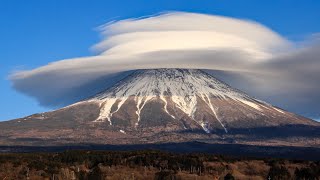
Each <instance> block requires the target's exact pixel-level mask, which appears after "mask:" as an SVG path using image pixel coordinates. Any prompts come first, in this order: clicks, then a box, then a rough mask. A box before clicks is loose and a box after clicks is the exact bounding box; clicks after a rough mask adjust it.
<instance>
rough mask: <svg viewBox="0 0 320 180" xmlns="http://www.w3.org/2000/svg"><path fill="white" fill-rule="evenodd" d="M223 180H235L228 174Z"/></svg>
mask: <svg viewBox="0 0 320 180" xmlns="http://www.w3.org/2000/svg"><path fill="white" fill-rule="evenodd" d="M224 180H235V178H234V177H233V176H232V174H231V173H228V174H227V175H226V176H225V177H224Z"/></svg>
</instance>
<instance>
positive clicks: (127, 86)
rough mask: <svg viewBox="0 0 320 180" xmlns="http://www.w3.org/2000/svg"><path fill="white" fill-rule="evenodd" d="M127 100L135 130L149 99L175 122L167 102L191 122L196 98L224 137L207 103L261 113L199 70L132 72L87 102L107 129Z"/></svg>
mask: <svg viewBox="0 0 320 180" xmlns="http://www.w3.org/2000/svg"><path fill="white" fill-rule="evenodd" d="M129 97H134V98H133V99H134V101H135V103H136V115H137V123H136V124H135V125H136V126H138V125H139V121H140V120H141V116H140V115H141V111H142V110H143V108H144V106H145V105H146V104H147V103H148V102H149V101H150V100H151V99H153V98H159V99H161V100H162V101H163V102H164V107H163V109H164V111H165V112H166V113H167V114H168V115H170V116H171V117H172V118H173V119H176V116H175V115H173V114H170V113H169V111H168V108H167V106H168V102H167V99H168V100H171V101H172V102H173V105H174V106H175V107H176V108H179V109H180V110H181V111H183V112H184V113H185V114H186V115H188V116H189V117H190V118H192V119H194V114H195V112H196V109H197V104H198V102H197V98H200V99H201V100H203V101H204V102H205V103H206V104H207V106H208V107H209V108H210V109H211V111H212V115H213V116H214V117H215V118H216V119H217V121H218V122H219V123H220V125H221V126H222V127H223V129H224V130H225V132H226V133H227V132H228V130H227V128H226V126H225V125H224V124H223V122H222V121H221V120H220V118H219V115H218V112H217V107H216V106H215V105H214V104H213V103H212V102H211V100H210V99H212V98H219V99H222V100H223V99H225V100H228V99H233V100H235V101H238V102H241V103H242V104H244V105H246V106H248V107H249V108H252V109H254V110H257V111H263V110H262V109H261V108H260V105H259V103H260V104H263V103H262V102H259V103H257V101H255V100H254V99H252V98H250V97H249V96H247V95H246V94H244V93H242V92H240V91H237V90H234V89H232V88H231V87H229V86H228V85H226V84H224V83H223V82H221V81H219V80H217V79H215V78H214V77H212V76H210V75H208V74H206V73H204V72H203V71H201V70H186V69H151V70H139V71H136V72H135V73H133V74H132V75H130V76H129V77H128V78H126V79H125V80H123V81H120V82H119V83H118V84H116V85H115V86H114V87H113V88H111V89H108V90H106V91H104V92H102V93H100V94H98V95H97V96H95V97H94V98H92V99H90V101H99V102H100V103H101V109H100V115H99V117H98V118H97V120H96V121H98V122H100V121H104V120H108V121H109V122H110V125H112V123H111V118H112V115H113V114H114V113H116V112H117V111H118V110H119V109H120V108H121V106H122V105H123V104H124V102H125V101H126V100H127V99H128V98H129ZM166 98H167V99H166ZM114 105H117V108H116V110H115V111H112V109H114V108H112V107H113V106H114ZM195 121H196V122H197V123H198V124H199V125H200V126H202V128H203V130H204V131H205V132H210V130H209V129H206V128H205V126H204V125H203V124H202V120H196V119H195Z"/></svg>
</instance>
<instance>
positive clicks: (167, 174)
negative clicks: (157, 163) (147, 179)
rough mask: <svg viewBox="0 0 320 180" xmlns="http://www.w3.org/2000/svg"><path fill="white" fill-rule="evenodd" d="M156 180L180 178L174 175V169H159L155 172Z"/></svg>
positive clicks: (178, 179) (175, 179) (176, 179)
mask: <svg viewBox="0 0 320 180" xmlns="http://www.w3.org/2000/svg"><path fill="white" fill-rule="evenodd" d="M155 179H156V180H180V179H181V178H180V177H178V176H177V175H176V173H175V172H174V171H168V170H165V171H160V172H157V173H156V174H155Z"/></svg>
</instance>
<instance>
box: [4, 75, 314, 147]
mask: <svg viewBox="0 0 320 180" xmlns="http://www.w3.org/2000/svg"><path fill="white" fill-rule="evenodd" d="M319 124H320V123H318V122H315V121H313V120H310V119H307V118H304V117H301V116H298V115H296V114H293V113H290V112H287V111H285V110H283V109H280V108H278V107H274V106H272V105H270V104H268V103H266V102H263V101H260V100H257V99H255V98H253V97H250V96H249V95H247V94H245V93H243V92H241V91H239V90H236V89H234V88H232V87H230V86H229V85H227V84H225V83H223V82H222V81H219V80H218V79H216V78H214V77H212V76H211V75H209V74H207V73H205V72H204V71H202V70H191V69H150V70H137V71H135V72H133V73H132V74H130V75H129V76H127V77H126V78H124V79H123V80H121V81H119V82H118V83H116V84H115V85H114V86H113V87H111V88H109V89H106V90H105V91H103V92H101V93H99V94H97V95H95V96H92V97H90V98H88V99H85V100H83V101H80V102H77V103H75V104H72V105H70V106H67V107H64V108H62V109H59V110H56V111H51V112H46V113H40V114H34V115H31V116H28V117H24V118H20V119H16V120H11V121H7V122H1V123H0V145H65V144H79V143H96V144H148V143H161V142H166V143H168V142H191V141H201V142H206V143H239V144H260V145H261V144H262V145H289V146H316V147H319V145H320V142H319V139H320V134H319V132H320V131H319V130H320V125H319Z"/></svg>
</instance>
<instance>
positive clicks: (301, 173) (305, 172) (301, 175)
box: [294, 163, 320, 180]
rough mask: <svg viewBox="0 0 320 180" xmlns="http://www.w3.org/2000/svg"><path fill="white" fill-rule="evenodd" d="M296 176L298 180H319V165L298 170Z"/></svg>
mask: <svg viewBox="0 0 320 180" xmlns="http://www.w3.org/2000/svg"><path fill="white" fill-rule="evenodd" d="M294 175H295V179H297V180H300V179H303V180H318V179H320V166H319V164H318V163H313V164H311V165H310V166H309V167H303V168H300V169H298V168H296V170H295V172H294Z"/></svg>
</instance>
